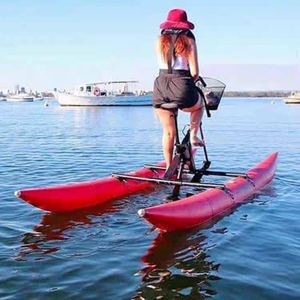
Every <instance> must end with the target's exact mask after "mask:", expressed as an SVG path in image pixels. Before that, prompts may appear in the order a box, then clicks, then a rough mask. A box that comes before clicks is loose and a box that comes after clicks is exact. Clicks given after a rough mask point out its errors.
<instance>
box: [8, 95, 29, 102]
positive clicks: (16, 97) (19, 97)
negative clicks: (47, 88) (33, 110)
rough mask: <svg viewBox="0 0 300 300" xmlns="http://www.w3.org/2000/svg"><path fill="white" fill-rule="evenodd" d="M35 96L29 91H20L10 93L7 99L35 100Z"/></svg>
mask: <svg viewBox="0 0 300 300" xmlns="http://www.w3.org/2000/svg"><path fill="white" fill-rule="evenodd" d="M33 99H34V96H31V95H29V94H27V93H19V94H14V95H8V96H7V98H6V101H8V102H33Z"/></svg>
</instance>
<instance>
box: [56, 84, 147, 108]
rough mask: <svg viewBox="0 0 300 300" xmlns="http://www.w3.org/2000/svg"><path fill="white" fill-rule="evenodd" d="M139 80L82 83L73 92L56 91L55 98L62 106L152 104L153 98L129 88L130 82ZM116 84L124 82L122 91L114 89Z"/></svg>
mask: <svg viewBox="0 0 300 300" xmlns="http://www.w3.org/2000/svg"><path fill="white" fill-rule="evenodd" d="M137 82H138V81H107V82H98V83H89V84H82V85H78V86H76V87H75V89H74V91H73V92H71V93H70V92H59V91H56V92H55V93H54V94H55V98H56V100H57V102H58V103H59V104H60V105H61V106H150V105H152V103H151V98H150V97H149V96H141V95H138V94H136V93H133V92H132V91H129V90H128V84H130V83H137ZM116 84H124V90H123V91H122V92H116V91H114V89H113V87H114V86H115V85H116Z"/></svg>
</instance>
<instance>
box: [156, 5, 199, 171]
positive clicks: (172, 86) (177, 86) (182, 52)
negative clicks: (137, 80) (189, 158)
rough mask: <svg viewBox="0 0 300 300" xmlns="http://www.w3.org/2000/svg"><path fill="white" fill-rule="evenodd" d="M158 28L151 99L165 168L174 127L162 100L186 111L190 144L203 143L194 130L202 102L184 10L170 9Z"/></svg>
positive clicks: (168, 163) (193, 46)
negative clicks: (160, 131) (156, 69)
mask: <svg viewBox="0 0 300 300" xmlns="http://www.w3.org/2000/svg"><path fill="white" fill-rule="evenodd" d="M160 29H162V32H161V35H160V37H159V38H158V40H157V42H156V45H155V50H156V54H157V59H158V64H159V68H160V70H159V76H158V77H157V78H156V79H155V82H154V89H153V98H152V102H153V106H154V108H155V111H156V114H157V116H158V117H159V119H160V122H161V124H162V127H163V137H162V147H163V153H164V157H165V161H166V167H167V168H168V167H169V166H170V164H171V162H172V158H173V148H174V142H175V135H176V132H175V130H176V129H175V124H174V120H173V118H172V112H171V111H169V110H165V109H162V108H160V106H161V104H163V103H166V102H176V103H178V104H179V108H180V109H181V110H182V111H184V112H189V113H190V139H191V144H192V145H193V146H203V145H204V142H203V141H202V140H200V139H199V138H198V137H197V133H198V130H199V126H200V122H201V119H202V116H203V111H204V103H203V99H202V97H201V96H200V94H199V93H198V91H197V90H196V86H195V82H194V80H196V79H197V78H198V77H199V66H198V55H197V46H196V42H195V37H194V35H193V34H192V32H191V31H190V30H192V29H194V24H193V23H191V22H189V21H188V19H187V14H186V12H185V11H184V10H182V9H172V10H171V11H170V12H169V13H168V17H167V21H165V22H164V23H162V24H161V25H160Z"/></svg>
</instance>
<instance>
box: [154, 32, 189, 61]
mask: <svg viewBox="0 0 300 300" xmlns="http://www.w3.org/2000/svg"><path fill="white" fill-rule="evenodd" d="M171 40H172V35H170V34H162V35H161V36H160V37H159V41H160V49H161V55H162V57H163V60H164V61H165V62H167V61H168V53H169V49H170V45H171ZM174 50H175V51H174V53H175V57H176V55H182V56H185V57H188V56H189V54H190V52H191V44H190V38H189V37H187V36H186V35H179V36H178V37H177V40H176V43H175V46H174Z"/></svg>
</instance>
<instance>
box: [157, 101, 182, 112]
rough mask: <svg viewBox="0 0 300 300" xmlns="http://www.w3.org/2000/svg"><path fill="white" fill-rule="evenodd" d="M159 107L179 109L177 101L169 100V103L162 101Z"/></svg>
mask: <svg viewBox="0 0 300 300" xmlns="http://www.w3.org/2000/svg"><path fill="white" fill-rule="evenodd" d="M160 108H163V109H168V110H177V109H179V105H178V103H174V102H170V103H163V104H162V105H161V106H160Z"/></svg>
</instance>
